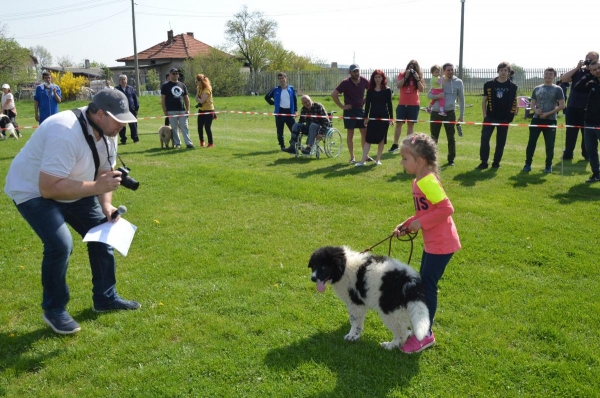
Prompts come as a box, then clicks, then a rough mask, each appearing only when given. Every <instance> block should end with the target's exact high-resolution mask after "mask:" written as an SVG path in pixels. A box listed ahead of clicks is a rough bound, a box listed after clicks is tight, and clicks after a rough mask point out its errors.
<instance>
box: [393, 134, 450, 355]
mask: <svg viewBox="0 0 600 398" xmlns="http://www.w3.org/2000/svg"><path fill="white" fill-rule="evenodd" d="M400 154H401V155H402V166H403V167H404V169H405V170H406V172H407V173H409V174H414V175H415V177H416V178H415V179H414V181H413V184H412V190H413V198H414V204H415V215H414V216H412V217H409V218H408V219H406V220H405V221H404V222H403V223H402V224H400V225H398V226H397V227H396V228H395V229H394V235H395V236H402V235H406V234H407V233H408V232H417V231H419V230H421V232H422V234H423V243H424V249H423V257H422V258H421V270H420V274H421V280H422V281H423V284H424V285H425V303H426V304H427V309H428V310H429V321H430V330H429V334H428V335H427V336H425V338H423V340H421V341H419V340H417V338H416V337H415V336H414V335H411V336H410V337H409V338H408V340H406V343H404V345H403V346H402V348H401V350H402V351H403V352H405V353H407V354H412V353H414V352H420V351H423V350H424V349H426V348H428V347H431V346H432V345H433V344H435V336H434V335H433V332H432V331H431V327H432V326H433V319H434V317H435V312H436V310H437V286H438V281H439V280H440V279H441V277H442V275H443V274H444V270H445V269H446V266H447V265H448V263H449V262H450V259H451V258H452V255H453V254H454V253H455V252H457V251H458V250H459V249H460V248H461V246H460V240H459V238H458V233H457V232H456V226H455V225H454V220H453V219H452V214H453V213H454V208H453V207H452V203H450V199H448V196H446V192H445V191H444V188H443V187H442V184H441V183H440V180H439V179H438V175H437V168H438V167H437V146H436V144H435V141H433V139H432V138H431V137H429V136H428V135H425V134H421V133H416V134H413V135H409V136H408V137H406V138H405V139H404V141H403V142H402V147H401V149H400Z"/></svg>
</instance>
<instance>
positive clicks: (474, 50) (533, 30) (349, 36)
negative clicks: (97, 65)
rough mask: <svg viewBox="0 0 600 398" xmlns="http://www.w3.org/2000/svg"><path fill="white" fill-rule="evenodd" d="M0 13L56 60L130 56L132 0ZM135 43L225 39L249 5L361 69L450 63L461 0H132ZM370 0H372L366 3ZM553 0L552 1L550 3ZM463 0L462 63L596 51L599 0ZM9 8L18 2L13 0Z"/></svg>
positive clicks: (551, 61) (294, 41)
mask: <svg viewBox="0 0 600 398" xmlns="http://www.w3.org/2000/svg"><path fill="white" fill-rule="evenodd" d="M13 4H14V5H16V4H18V6H19V7H18V9H16V10H15V11H13V12H11V13H3V15H2V16H0V24H3V25H4V28H5V29H4V30H5V33H7V34H8V35H9V36H10V37H13V38H15V39H16V40H17V41H18V42H19V44H20V45H22V46H24V47H30V46H35V45H42V46H44V47H46V48H47V49H48V50H50V51H51V53H52V54H53V56H54V59H55V60H56V59H57V58H58V57H61V56H67V55H68V56H70V57H71V58H72V59H73V60H74V61H75V62H80V61H81V60H83V59H85V58H88V59H90V60H96V61H100V62H103V63H105V64H107V65H109V66H114V65H118V64H119V63H117V62H116V61H115V60H116V59H117V58H121V57H125V56H129V55H133V33H132V21H131V0H105V1H102V2H98V1H92V0H80V1H78V2H76V1H75V0H55V1H53V2H48V1H41V0H21V1H19V2H18V3H13ZM135 4H136V5H135V10H136V32H137V48H138V51H142V50H144V49H146V48H148V47H151V46H153V45H154V44H157V43H159V42H161V41H163V40H166V37H167V31H168V30H169V29H172V30H173V31H174V34H179V33H184V32H194V35H195V37H196V38H197V39H198V40H200V41H203V42H205V43H207V44H209V45H212V46H216V45H223V44H225V37H224V31H225V22H226V21H227V20H228V19H231V18H232V17H233V14H235V13H236V12H238V11H240V10H241V8H242V6H243V5H244V4H248V6H249V9H250V11H256V10H257V11H262V12H263V13H264V14H265V16H266V17H267V18H270V19H273V20H275V21H277V22H278V25H279V26H278V29H277V38H278V39H279V40H280V41H281V42H283V43H284V46H285V48H286V49H288V50H292V51H294V52H296V53H298V54H300V55H310V56H312V57H314V58H317V59H320V60H323V61H325V62H328V63H329V62H332V61H336V62H338V63H339V64H350V63H352V62H357V63H358V64H359V65H360V66H361V67H362V68H363V69H366V68H394V67H398V68H404V67H405V66H406V64H407V63H408V61H409V60H410V59H416V60H418V61H419V63H420V64H421V66H422V67H424V68H429V67H430V66H431V65H433V64H435V63H438V64H441V63H444V62H454V63H458V58H459V43H460V10H461V2H460V0H397V1H389V0H380V2H377V3H370V2H368V1H364V0H361V1H355V0H344V1H340V0H328V1H316V0H304V1H302V2H281V1H266V0H253V1H252V2H249V1H238V0H223V1H206V0H203V1H198V0H195V1H189V0H172V1H164V0H163V1H159V0H136V3H135ZM373 4H376V5H373ZM555 4H556V5H555ZM573 4H574V5H575V4H576V5H577V8H573V10H572V11H569V10H568V4H566V3H559V2H553V1H551V0H545V1H544V0H519V1H517V0H504V1H502V2H496V1H489V0H466V2H465V40H464V64H465V66H466V67H472V68H481V67H490V68H495V67H496V65H497V64H498V63H499V62H500V61H504V60H506V61H509V62H513V63H516V64H518V65H520V66H524V67H540V68H541V67H546V66H554V67H571V66H573V67H574V66H575V65H576V63H577V61H578V60H579V59H581V58H583V57H584V56H585V54H586V53H587V52H588V51H590V50H595V51H600V42H599V41H598V40H597V39H594V38H593V37H594V36H593V34H590V33H588V32H589V31H591V30H592V29H591V27H592V26H596V25H597V22H596V21H594V18H596V19H597V15H599V11H600V2H597V1H584V2H577V3H573ZM15 8H16V7H15Z"/></svg>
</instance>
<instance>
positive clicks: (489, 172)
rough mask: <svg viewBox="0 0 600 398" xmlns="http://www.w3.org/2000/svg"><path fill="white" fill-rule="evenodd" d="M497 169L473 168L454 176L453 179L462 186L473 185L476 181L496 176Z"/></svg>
mask: <svg viewBox="0 0 600 398" xmlns="http://www.w3.org/2000/svg"><path fill="white" fill-rule="evenodd" d="M497 172H498V169H494V168H489V169H486V170H479V169H474V170H470V171H467V172H465V173H461V174H457V175H456V176H454V181H458V182H459V183H460V185H462V186H463V187H473V186H475V185H476V184H477V183H478V182H481V181H486V180H491V179H492V178H494V177H496V173H497Z"/></svg>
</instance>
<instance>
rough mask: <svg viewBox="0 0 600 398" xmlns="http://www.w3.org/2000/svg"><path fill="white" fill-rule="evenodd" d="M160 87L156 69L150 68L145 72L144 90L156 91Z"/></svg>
mask: <svg viewBox="0 0 600 398" xmlns="http://www.w3.org/2000/svg"><path fill="white" fill-rule="evenodd" d="M159 87H160V78H159V77H158V72H157V71H156V69H150V70H148V72H147V73H146V90H148V91H156V90H158V88H159Z"/></svg>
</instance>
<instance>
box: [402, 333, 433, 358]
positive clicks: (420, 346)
mask: <svg viewBox="0 0 600 398" xmlns="http://www.w3.org/2000/svg"><path fill="white" fill-rule="evenodd" d="M434 344H435V336H434V335H433V332H431V334H430V335H428V336H425V337H424V338H423V340H421V341H419V340H417V338H416V337H415V335H414V334H411V335H410V337H409V338H408V340H406V343H404V345H403V346H402V348H400V349H401V350H402V352H404V353H405V354H413V353H415V352H421V351H423V350H424V349H426V348H429V347H431V346H432V345H434Z"/></svg>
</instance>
